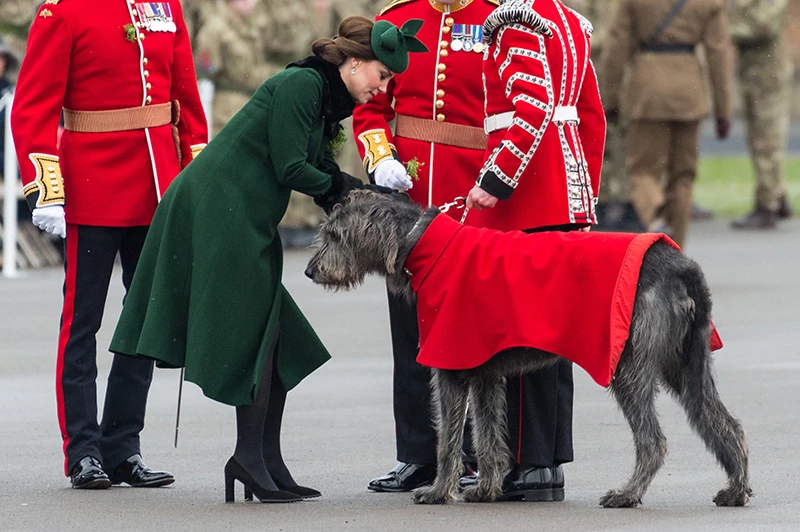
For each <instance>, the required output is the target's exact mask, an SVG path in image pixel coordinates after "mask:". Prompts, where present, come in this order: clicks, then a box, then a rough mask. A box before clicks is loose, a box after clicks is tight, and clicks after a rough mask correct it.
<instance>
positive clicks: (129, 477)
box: [108, 454, 175, 488]
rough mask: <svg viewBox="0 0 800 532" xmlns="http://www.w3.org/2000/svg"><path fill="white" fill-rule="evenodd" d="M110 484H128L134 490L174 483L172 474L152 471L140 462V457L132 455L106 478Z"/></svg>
mask: <svg viewBox="0 0 800 532" xmlns="http://www.w3.org/2000/svg"><path fill="white" fill-rule="evenodd" d="M108 477H109V479H111V483H112V484H122V483H123V482H124V483H125V484H128V485H130V486H133V487H134V488H160V487H161V486H166V485H168V484H172V483H173V482H175V477H173V476H172V473H168V472H166V471H153V470H152V469H150V468H149V467H147V466H146V465H144V462H142V455H140V454H134V455H133V456H131V457H130V458H128V459H127V460H125V461H124V462H122V463H121V464H120V465H118V466H117V467H116V469H114V471H112V472H111V474H110V475H109V476H108Z"/></svg>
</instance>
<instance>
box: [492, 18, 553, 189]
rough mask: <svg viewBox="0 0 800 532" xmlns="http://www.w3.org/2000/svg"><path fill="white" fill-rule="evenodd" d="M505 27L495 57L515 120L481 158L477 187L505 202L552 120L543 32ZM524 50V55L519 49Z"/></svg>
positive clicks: (549, 77)
mask: <svg viewBox="0 0 800 532" xmlns="http://www.w3.org/2000/svg"><path fill="white" fill-rule="evenodd" d="M518 26H519V27H521V25H512V26H506V27H505V28H504V29H501V30H499V31H498V32H497V44H496V46H497V51H498V53H497V60H496V64H497V65H499V72H498V74H499V75H500V80H501V81H502V82H503V89H504V90H505V93H506V98H507V99H508V100H510V101H512V102H514V118H513V122H512V124H511V127H509V128H508V129H506V130H505V135H504V136H503V140H502V141H500V145H499V146H498V147H497V149H495V150H494V151H493V152H492V154H491V155H490V156H489V158H488V159H487V160H486V162H485V164H484V166H483V169H482V170H481V173H480V175H479V177H478V182H477V184H478V186H479V187H480V188H482V189H483V190H485V191H486V192H488V193H489V194H491V195H492V196H494V197H496V198H498V199H501V200H508V199H509V198H510V197H511V194H512V193H513V192H514V190H515V189H516V187H517V185H518V184H519V177H520V175H522V174H523V173H524V172H525V169H526V167H527V165H528V164H529V162H530V161H531V159H532V156H533V154H534V153H535V152H536V150H537V148H538V146H539V142H540V141H541V137H542V135H543V134H544V131H545V129H546V128H547V126H548V124H549V123H550V121H551V120H552V117H553V112H554V109H555V102H554V101H553V100H552V99H551V94H552V90H553V89H552V87H553V81H552V77H551V72H550V66H549V64H548V60H547V52H546V50H545V46H544V39H545V37H544V35H541V34H538V33H536V30H532V29H531V27H530V26H525V27H521V29H517V27H518ZM520 50H525V51H527V52H528V53H525V54H523V53H519V51H520Z"/></svg>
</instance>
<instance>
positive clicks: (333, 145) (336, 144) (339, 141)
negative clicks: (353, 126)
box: [325, 126, 347, 157]
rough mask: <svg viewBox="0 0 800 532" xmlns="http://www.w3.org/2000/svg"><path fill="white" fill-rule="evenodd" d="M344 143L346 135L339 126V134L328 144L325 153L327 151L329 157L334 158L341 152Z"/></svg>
mask: <svg viewBox="0 0 800 532" xmlns="http://www.w3.org/2000/svg"><path fill="white" fill-rule="evenodd" d="M345 142H347V133H345V131H344V128H343V127H342V126H339V132H338V133H336V136H335V137H333V138H332V139H331V140H330V141H329V142H328V147H327V148H326V149H325V151H327V152H328V153H329V154H330V155H331V157H336V156H337V155H338V154H339V152H340V151H341V150H342V146H344V143H345Z"/></svg>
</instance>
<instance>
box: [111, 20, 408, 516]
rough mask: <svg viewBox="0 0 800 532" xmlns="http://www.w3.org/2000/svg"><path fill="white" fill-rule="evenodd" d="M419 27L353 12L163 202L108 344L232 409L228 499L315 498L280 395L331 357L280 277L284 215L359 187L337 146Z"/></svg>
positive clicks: (239, 118)
mask: <svg viewBox="0 0 800 532" xmlns="http://www.w3.org/2000/svg"><path fill="white" fill-rule="evenodd" d="M420 25H421V21H411V22H410V23H407V24H406V25H404V26H403V29H399V28H397V27H396V26H393V25H392V24H390V23H388V22H377V23H374V24H373V22H372V21H371V20H369V19H367V18H364V17H348V18H347V19H345V20H344V21H343V22H342V23H341V25H340V26H339V34H338V35H337V36H336V37H334V38H333V39H320V40H317V41H316V42H314V44H313V45H312V50H313V52H314V55H313V56H310V57H308V58H306V59H303V60H302V61H298V62H296V63H292V64H291V65H289V67H287V69H286V70H285V71H283V72H281V73H280V74H277V75H275V76H273V77H272V78H270V79H268V80H267V81H266V82H265V83H264V84H263V85H262V86H261V87H260V88H259V89H258V90H257V91H256V93H255V94H254V95H253V97H252V98H251V99H250V101H249V102H248V103H247V104H246V105H245V106H244V107H243V108H242V110H241V111H239V113H238V114H237V115H236V116H234V117H233V119H231V121H230V122H229V123H228V124H227V125H226V126H225V127H224V128H223V129H222V131H221V132H220V133H219V134H218V135H217V136H216V137H215V138H214V140H213V141H212V142H211V143H209V145H208V146H207V147H206V148H205V149H204V150H203V152H202V153H200V154H199V156H198V157H197V158H196V159H195V160H194V161H193V162H192V164H191V165H189V166H188V167H187V168H186V169H185V170H184V171H183V172H181V174H179V175H178V177H177V178H176V179H175V180H174V182H173V183H172V185H170V187H169V189H168V190H167V192H166V193H165V194H164V197H163V199H162V200H161V204H160V205H159V207H158V209H157V210H156V213H155V216H154V218H153V223H152V225H151V226H150V231H149V234H148V236H147V240H146V242H145V246H144V250H143V251H142V255H141V258H140V260H139V265H138V267H137V269H136V274H135V276H134V279H133V282H132V284H131V287H130V290H129V292H128V294H127V297H126V301H125V304H124V307H123V310H122V314H121V316H120V319H119V323H118V324H117V328H116V332H115V334H114V338H113V340H112V343H111V348H110V349H111V351H113V352H115V353H121V354H125V355H132V356H139V357H146V358H152V359H155V360H156V362H157V364H158V365H159V367H172V368H177V367H184V368H186V371H185V377H186V380H189V381H192V382H194V383H196V384H198V385H199V386H200V387H201V388H202V390H203V393H204V394H205V395H207V396H208V397H210V398H212V399H214V400H216V401H220V402H222V403H225V404H229V405H232V406H235V407H236V430H237V443H236V449H235V451H234V453H233V456H232V457H231V459H230V460H229V461H228V463H227V464H226V466H225V485H226V501H227V502H232V501H233V484H234V479H237V480H239V481H240V482H242V483H243V484H244V485H245V498H248V497H249V498H251V497H252V494H253V493H254V494H255V495H256V496H257V497H258V498H259V499H260V500H261V501H262V502H267V501H270V502H291V501H296V500H300V499H301V498H307V497H315V496H319V495H320V493H319V492H318V491H316V490H313V489H311V488H305V487H303V486H298V485H297V483H296V482H295V481H294V479H293V478H292V476H291V474H290V473H289V471H288V469H287V468H286V465H285V464H284V462H283V458H282V457H281V451H280V428H281V421H282V417H283V408H284V404H285V401H286V391H287V390H290V389H292V388H293V387H294V386H295V385H297V383H299V382H300V381H301V380H302V379H303V378H304V377H305V376H306V375H308V374H309V373H311V372H312V371H314V370H315V369H316V368H318V367H319V366H320V365H322V364H323V363H324V362H325V361H326V360H327V359H328V358H330V355H329V354H328V352H327V350H326V349H325V347H324V346H323V345H322V342H321V341H320V340H319V338H318V337H317V335H316V334H315V333H314V330H313V329H312V328H311V325H310V324H309V323H308V321H307V320H306V318H305V317H304V316H303V314H302V313H301V312H300V309H298V307H297V305H296V304H295V302H294V301H293V300H292V298H291V297H290V296H289V293H288V292H287V291H286V288H284V286H283V285H282V284H281V274H282V266H283V252H282V249H281V243H280V238H279V236H278V232H277V227H278V222H279V221H280V220H281V218H282V217H283V215H284V213H285V212H286V208H287V205H288V202H289V195H290V192H291V191H292V190H297V191H299V192H302V193H304V194H308V195H310V196H314V197H315V199H316V201H317V203H318V204H320V205H321V206H323V207H327V208H330V207H331V206H332V204H333V203H334V202H336V201H337V200H338V199H340V198H341V196H343V195H344V194H345V193H346V192H347V191H348V190H351V189H353V188H356V187H358V186H360V185H361V181H359V180H358V179H356V178H354V177H352V176H349V175H347V174H345V173H343V172H341V171H340V170H339V168H338V167H337V165H336V163H335V162H334V160H333V154H332V153H331V150H330V148H331V142H332V141H334V143H333V144H334V145H335V144H336V142H337V141H338V140H340V139H338V138H337V137H338V136H339V135H340V130H341V127H340V126H339V121H340V120H342V119H344V118H346V117H348V116H350V115H351V113H352V111H353V108H354V106H355V105H356V104H359V103H365V102H367V101H369V99H370V98H372V97H373V96H375V95H376V94H377V93H378V92H385V91H386V85H387V84H388V82H389V80H390V79H391V77H392V76H393V75H394V74H395V73H400V72H402V71H404V70H405V68H406V67H407V65H408V52H409V51H424V46H423V45H422V44H421V43H420V42H419V41H417V40H416V38H415V37H414V34H415V33H416V32H417V31H418V30H419V26H420Z"/></svg>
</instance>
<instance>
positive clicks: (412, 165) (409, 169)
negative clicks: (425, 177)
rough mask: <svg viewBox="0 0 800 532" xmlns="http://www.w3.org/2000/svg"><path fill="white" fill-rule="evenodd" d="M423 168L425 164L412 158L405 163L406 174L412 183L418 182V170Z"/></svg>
mask: <svg viewBox="0 0 800 532" xmlns="http://www.w3.org/2000/svg"><path fill="white" fill-rule="evenodd" d="M423 166H425V163H421V162H419V159H417V158H416V157H414V158H413V159H411V160H410V161H408V162H406V173H408V175H410V176H411V177H412V178H413V179H414V181H419V169H420V168H422V167H423Z"/></svg>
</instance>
